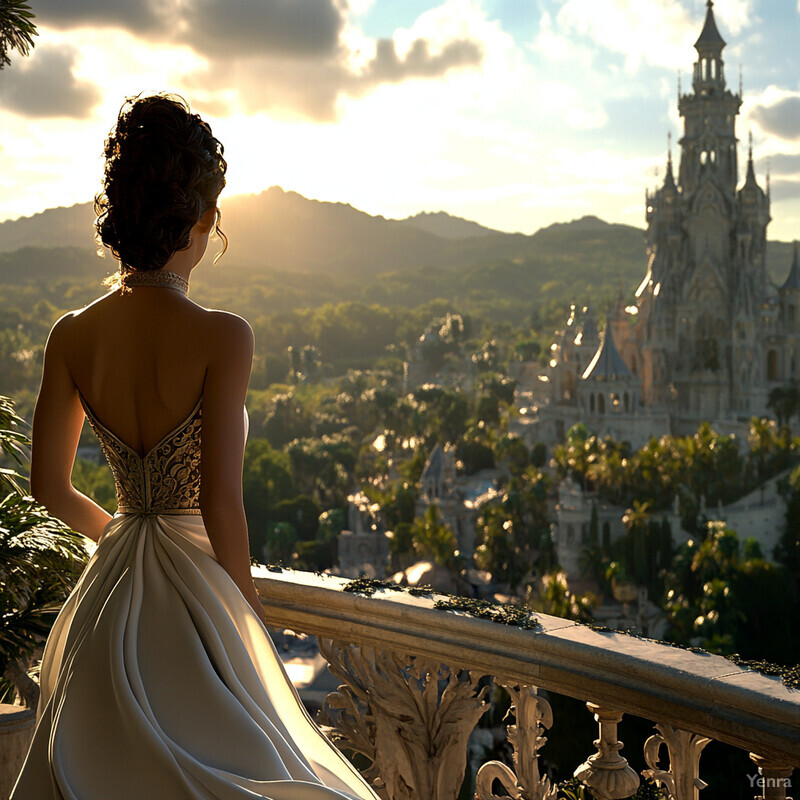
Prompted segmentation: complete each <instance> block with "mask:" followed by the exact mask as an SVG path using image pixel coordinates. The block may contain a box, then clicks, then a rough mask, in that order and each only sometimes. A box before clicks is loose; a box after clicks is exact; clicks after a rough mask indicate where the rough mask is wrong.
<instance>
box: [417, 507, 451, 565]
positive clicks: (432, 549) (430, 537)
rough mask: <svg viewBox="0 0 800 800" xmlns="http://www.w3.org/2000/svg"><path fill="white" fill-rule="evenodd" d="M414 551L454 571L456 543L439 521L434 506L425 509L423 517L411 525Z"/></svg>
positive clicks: (444, 525)
mask: <svg viewBox="0 0 800 800" xmlns="http://www.w3.org/2000/svg"><path fill="white" fill-rule="evenodd" d="M411 536H412V538H413V541H414V551H415V552H416V553H417V555H418V556H420V557H422V558H429V559H430V560H431V561H433V562H434V563H436V564H440V565H441V566H443V567H447V569H451V570H452V569H455V567H456V564H457V560H458V541H457V540H456V535H455V534H454V533H453V531H452V529H451V528H450V526H449V525H447V524H446V523H443V522H442V521H441V520H440V519H439V510H438V508H437V506H435V505H434V504H431V505H429V506H428V507H427V508H426V509H425V515H424V516H423V517H422V518H419V517H418V518H417V519H415V520H414V522H412V523H411Z"/></svg>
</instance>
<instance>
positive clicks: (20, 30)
mask: <svg viewBox="0 0 800 800" xmlns="http://www.w3.org/2000/svg"><path fill="white" fill-rule="evenodd" d="M33 18H34V17H33V14H32V13H31V7H30V6H29V5H28V4H27V3H26V2H25V0H0V70H1V69H3V67H7V66H9V65H10V64H11V58H10V57H9V51H10V50H17V52H19V54H20V55H22V56H27V55H28V53H29V52H30V49H31V47H33V37H34V36H38V35H39V32H38V31H37V30H36V25H34V24H33V21H32V20H33Z"/></svg>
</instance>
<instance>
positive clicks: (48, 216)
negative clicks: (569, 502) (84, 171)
mask: <svg viewBox="0 0 800 800" xmlns="http://www.w3.org/2000/svg"><path fill="white" fill-rule="evenodd" d="M222 210H223V214H222V229H223V230H224V231H225V233H226V235H227V236H228V239H229V248H228V252H227V253H226V255H225V258H224V260H223V262H222V263H223V264H225V266H226V269H225V272H226V273H227V277H226V280H228V281H230V279H231V277H233V275H234V274H235V275H236V280H239V279H240V278H244V277H245V276H246V275H250V276H251V277H253V276H257V275H259V274H262V273H263V274H266V275H275V274H281V275H287V276H295V277H299V276H300V275H302V274H306V273H313V274H317V275H326V276H328V277H330V278H334V279H337V280H338V279H341V280H344V281H346V282H347V283H353V284H354V285H357V284H358V285H362V284H363V285H366V284H376V285H377V284H379V283H380V284H381V285H386V286H391V285H399V284H403V285H405V286H406V288H408V286H407V284H409V282H411V283H414V282H418V281H421V282H422V283H429V284H435V285H431V287H430V292H432V293H433V294H430V292H425V294H427V295H430V296H433V297H436V296H444V297H447V296H449V294H450V292H449V291H448V287H454V288H453V293H454V294H455V293H456V289H457V288H459V284H465V285H466V284H468V285H469V288H470V290H471V291H481V292H483V291H487V290H489V291H493V292H494V293H495V294H498V293H499V294H500V295H508V296H514V295H518V294H519V292H520V291H525V292H538V291H540V290H543V289H546V288H547V287H548V286H550V285H551V284H553V283H556V284H559V285H561V286H563V288H564V289H565V290H569V289H570V287H571V286H572V285H573V284H574V285H575V290H576V291H578V290H580V289H586V288H587V287H589V288H591V287H597V286H606V287H608V286H609V285H614V286H615V288H617V289H618V288H625V289H626V290H629V291H632V290H633V289H634V288H635V287H636V285H638V283H639V281H640V280H641V278H642V277H643V275H644V272H645V246H644V231H643V230H642V229H639V228H636V227H633V226H630V225H621V224H612V223H607V222H604V221H603V220H601V219H598V218H597V217H593V216H588V217H583V218H581V219H578V220H573V221H572V222H567V223H557V224H555V225H550V226H548V227H546V228H542V229H541V230H539V231H537V232H536V233H534V234H532V235H526V234H522V233H504V232H501V231H497V230H492V229H491V228H487V227H484V226H482V225H479V224H478V223H476V222H472V221H470V220H465V219H461V218H459V217H454V216H451V215H449V214H446V213H444V212H437V213H429V212H423V213H419V214H416V215H415V216H411V217H408V218H406V219H401V220H396V219H386V218H384V217H382V216H372V215H370V214H367V213H365V212H363V211H359V210H358V209H355V208H353V207H352V206H350V205H348V204H344V203H331V202H322V201H318V200H310V199H308V198H305V197H303V196H302V195H300V194H297V193H296V192H291V191H284V190H283V189H281V188H280V187H277V186H273V187H272V188H270V189H268V190H266V191H264V192H261V193H260V194H256V195H238V196H233V197H230V198H226V199H225V201H224V203H223V205H222ZM93 219H94V212H93V209H92V204H91V203H81V204H78V205H74V206H71V207H69V208H52V209H48V210H46V211H43V212H41V213H39V214H34V215H33V216H31V217H24V218H21V219H17V220H11V221H6V222H3V223H0V284H2V283H4V282H12V283H16V282H20V281H28V280H37V279H46V278H48V277H50V276H52V274H53V273H52V270H53V269H54V268H55V263H54V262H58V263H59V264H60V271H59V275H60V276H61V277H74V278H76V279H82V278H84V277H88V276H89V275H96V276H102V275H103V274H106V273H108V272H110V271H113V269H114V267H115V265H114V262H113V261H112V260H110V259H108V258H106V259H102V260H101V259H98V258H97V257H96V255H95V252H96V251H97V249H98V248H97V245H96V243H95V242H94V240H93V238H92V235H93V225H92V223H93ZM31 248H33V249H31ZM54 248H57V252H53V249H54ZM64 248H68V250H64ZM216 249H217V248H216V246H215V243H214V242H213V241H212V243H211V245H210V246H209V251H210V253H209V254H208V255H207V256H206V259H207V260H208V261H210V260H211V259H212V258H213V255H214V252H215V251H216ZM790 263H791V245H790V244H789V243H785V242H770V243H769V245H768V268H769V270H770V272H771V274H772V275H773V279H775V280H777V281H779V282H780V281H782V280H783V278H784V277H785V275H786V274H787V272H788V269H789V264H790ZM221 266H222V265H220V267H217V268H216V269H217V270H219V269H220V268H221ZM460 289H461V290H462V291H466V289H465V286H460ZM406 294H408V292H406ZM412 294H413V292H412ZM576 299H579V298H576ZM407 301H413V299H412V298H411V296H410V295H409V296H408V298H407Z"/></svg>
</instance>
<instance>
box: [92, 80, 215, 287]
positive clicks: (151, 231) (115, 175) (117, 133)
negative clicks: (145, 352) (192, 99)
mask: <svg viewBox="0 0 800 800" xmlns="http://www.w3.org/2000/svg"><path fill="white" fill-rule="evenodd" d="M223 151H224V148H223V147H222V144H221V143H220V142H219V141H218V140H217V139H216V138H215V137H214V136H213V134H212V133H211V128H210V127H209V126H208V124H207V123H205V122H203V120H202V119H200V117H199V116H198V115H197V114H192V113H191V112H190V110H189V105H188V103H187V102H186V101H185V100H184V99H183V98H182V97H180V96H178V95H174V94H157V95H152V96H149V97H129V98H127V100H126V101H125V103H124V105H123V106H122V108H121V109H120V112H119V118H118V119H117V124H116V127H115V128H114V130H113V131H112V132H111V133H110V134H109V137H108V140H107V141H106V144H105V151H104V155H105V159H106V165H105V175H104V178H103V191H102V192H101V193H100V194H98V195H97V196H96V197H95V202H94V210H95V214H97V220H96V221H95V227H96V229H97V235H98V238H99V239H100V241H101V242H102V243H103V244H104V245H105V246H106V247H108V248H109V249H110V250H111V252H112V253H113V254H114V256H115V257H116V258H118V259H119V262H120V268H119V273H118V275H116V276H112V277H111V278H109V279H106V282H109V281H110V282H111V283H112V284H113V283H115V282H116V283H117V285H118V284H119V279H120V278H121V275H122V274H124V273H125V272H130V271H146V270H157V269H160V268H161V267H163V266H164V264H166V263H167V261H169V259H170V257H171V256H172V255H173V253H176V252H177V251H179V250H184V249H185V248H187V247H188V246H189V239H190V236H189V234H190V231H191V229H192V227H193V226H194V225H195V223H196V222H197V221H198V220H199V219H200V217H201V216H202V215H203V214H204V213H205V212H206V211H207V210H208V209H209V208H214V207H215V206H216V204H217V198H218V197H219V193H220V192H221V191H222V188H223V187H224V186H225V170H226V169H227V166H228V165H227V164H226V162H225V159H224V158H223V157H222V154H223ZM215 231H216V233H217V235H218V236H220V238H221V239H222V241H223V249H222V252H220V253H219V255H218V256H217V258H219V256H221V255H222V253H224V252H225V248H226V247H227V240H226V238H225V236H224V234H223V233H222V231H221V230H220V229H219V212H217V219H216V224H215ZM215 261H216V259H215ZM115 279H116V280H115Z"/></svg>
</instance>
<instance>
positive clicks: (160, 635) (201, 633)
mask: <svg viewBox="0 0 800 800" xmlns="http://www.w3.org/2000/svg"><path fill="white" fill-rule="evenodd" d="M81 401H82V403H83V405H84V409H85V411H86V415H87V417H88V419H89V422H90V424H91V425H92V428H93V429H94V431H95V433H96V434H97V436H98V438H99V440H100V444H101V446H102V448H103V451H104V453H105V455H106V458H107V459H108V462H109V465H110V467H111V470H112V472H113V474H114V479H115V482H116V488H117V500H118V510H117V513H116V514H115V515H114V517H113V518H112V519H111V520H110V521H109V523H108V525H107V526H106V529H105V531H104V533H103V535H102V537H101V539H100V541H99V545H98V547H97V550H96V551H95V553H94V555H93V556H92V558H91V560H90V562H89V564H88V566H87V567H86V570H85V571H84V573H83V575H82V576H81V578H80V580H79V581H78V584H77V585H76V587H75V589H74V591H73V592H72V594H71V595H70V596H69V598H68V599H67V601H66V602H65V603H64V606H63V608H62V610H61V613H60V614H59V616H58V619H57V620H56V622H55V624H54V626H53V629H52V632H51V634H50V637H49V638H48V640H47V645H46V647H45V651H44V658H43V661H42V668H41V678H40V683H41V700H40V703H39V708H38V714H37V717H38V720H37V727H36V731H35V733H34V737H33V742H32V744H31V748H30V751H29V753H28V756H27V759H26V761H25V764H24V766H23V769H22V772H21V774H20V776H19V779H18V781H17V784H16V786H15V788H14V790H13V791H12V793H11V798H12V800H112V798H113V800H212V798H213V800H245V798H247V800H253V799H254V798H261V799H262V800H343V799H345V798H346V799H347V800H354V799H355V800H377V795H376V794H375V793H374V792H373V791H372V789H371V788H370V787H369V786H368V784H367V783H366V781H365V780H364V779H363V778H362V777H361V775H360V774H359V772H358V771H357V770H356V769H355V768H354V767H353V766H352V765H351V764H350V762H349V761H347V759H346V758H344V756H343V755H342V754H341V753H340V752H339V751H338V750H337V749H336V748H335V747H334V746H333V745H332V744H331V742H330V741H329V740H328V739H327V738H326V737H325V736H324V734H323V733H322V732H321V731H320V730H319V728H318V727H317V726H316V725H315V724H314V722H313V721H312V720H311V718H310V717H309V715H308V713H307V712H306V710H305V708H304V707H303V705H302V703H301V701H300V698H299V697H298V695H297V692H296V690H295V688H294V686H293V685H292V684H291V682H290V681H289V679H288V677H287V675H286V672H285V670H284V668H283V664H282V663H281V660H280V658H279V657H278V654H277V653H276V651H275V648H274V646H273V644H272V641H271V639H270V638H269V635H268V634H267V632H266V630H265V628H264V626H263V625H262V624H261V621H260V620H259V619H258V617H257V616H256V614H255V612H254V611H253V610H252V609H251V608H250V605H249V604H248V603H247V601H246V600H245V599H244V597H243V596H242V594H241V592H240V591H239V590H238V588H237V587H236V585H235V584H234V583H233V581H232V580H231V578H230V577H229V575H228V573H227V572H226V571H225V570H224V569H223V568H222V567H221V566H220V565H219V563H218V562H217V561H216V559H215V557H214V551H213V549H212V547H211V543H210V542H209V540H208V536H207V535H206V531H205V527H204V525H203V518H202V516H201V513H200V508H199V502H198V498H199V489H200V430H201V418H202V397H201V398H200V399H199V400H198V402H197V405H196V406H195V408H194V410H193V411H192V412H191V414H190V415H189V416H188V417H187V418H186V419H185V420H184V421H183V422H182V423H181V424H180V425H178V426H177V427H176V428H175V429H174V430H173V431H171V432H170V433H168V434H167V435H166V436H164V438H163V439H162V440H161V441H160V442H159V443H158V444H157V445H155V446H154V447H153V448H152V449H151V450H150V451H149V452H148V453H147V454H145V455H144V456H141V455H140V454H139V453H137V452H136V451H134V450H133V449H132V448H130V447H129V446H128V445H126V444H125V443H124V442H122V441H121V440H120V439H119V438H118V437H117V436H115V435H114V434H113V433H112V432H111V431H110V430H108V429H107V428H106V427H105V426H104V425H103V424H102V422H101V421H100V420H99V419H98V418H97V416H96V415H95V414H94V413H93V412H92V410H91V408H90V407H89V405H88V403H87V402H86V401H85V399H84V398H83V397H81Z"/></svg>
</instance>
